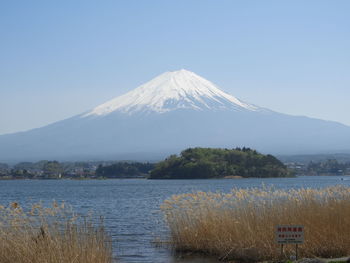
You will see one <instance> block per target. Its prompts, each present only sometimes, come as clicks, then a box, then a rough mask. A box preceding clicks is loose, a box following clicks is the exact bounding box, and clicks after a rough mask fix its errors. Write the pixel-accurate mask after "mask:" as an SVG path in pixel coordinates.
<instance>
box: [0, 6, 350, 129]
mask: <svg viewBox="0 0 350 263" xmlns="http://www.w3.org/2000/svg"><path fill="white" fill-rule="evenodd" d="M349 12H350V1H347V0H343V1H341V0H337V1H332V0H328V1H322V0H308V1H305V0H300V1H298V0H290V1H280V0H278V1H269V0H266V1H261V0H256V1H249V0H241V1H234V0H227V1H225V0H220V1H214V0H211V1H206V0H176V1H175V0H173V1H170V0H159V1H154V0H148V1H139V0H137V1H136V0H127V1H114V0H113V1H87V0H84V1H77V0H74V1H69V0H66V1H64V0H61V1H46V0H42V1H35V0H34V1H25V0H22V1H1V2H0V134H3V133H9V132H15V131H21V130H27V129H31V128H34V127H39V126H43V125H46V124H48V123H52V122H55V121H58V120H61V119H64V118H67V117H70V116H73V115H76V114H79V113H81V112H84V111H86V110H88V109H90V108H93V107H95V106H97V105H99V104H101V103H103V102H105V101H106V100H109V99H111V98H113V97H115V96H117V95H120V94H122V93H125V92H126V91H129V90H131V89H133V88H135V87H136V86H138V85H140V84H142V83H143V82H146V81H148V80H150V79H151V78H153V77H155V76H156V75H158V74H160V73H163V72H164V71H171V70H177V69H181V68H185V69H188V70H191V71H194V72H196V73H197V74H199V75H201V76H203V77H205V78H207V79H209V80H211V81H212V82H214V83H216V84H218V85H219V86H220V87H221V88H222V89H223V90H225V91H226V92H229V93H231V94H232V95H234V96H236V97H238V98H240V99H243V100H245V101H247V102H250V103H254V104H256V105H259V106H263V107H267V108H270V109H272V110H275V111H279V112H283V113H288V114H293V115H307V116H311V117H317V118H321V119H327V120H335V121H339V122H342V123H345V124H348V125H350V103H349V101H350V16H349Z"/></svg>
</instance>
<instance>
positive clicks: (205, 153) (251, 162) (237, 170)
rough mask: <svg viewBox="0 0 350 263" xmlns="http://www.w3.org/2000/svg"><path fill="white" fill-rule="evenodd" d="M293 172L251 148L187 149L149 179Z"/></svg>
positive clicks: (159, 168) (287, 174)
mask: <svg viewBox="0 0 350 263" xmlns="http://www.w3.org/2000/svg"><path fill="white" fill-rule="evenodd" d="M292 174H293V173H292V172H291V171H290V170H288V169H287V167H286V166H285V165H284V164H283V163H282V162H281V161H279V160H278V159H276V158H275V157H274V156H272V155H269V154H268V155H263V154H260V153H258V152H257V151H255V150H252V149H250V148H245V147H243V148H236V149H216V148H189V149H187V150H184V151H182V152H181V154H180V156H177V155H171V156H169V157H168V158H167V159H165V160H164V161H162V162H159V163H158V164H157V165H156V166H155V168H154V169H153V170H152V171H151V174H150V178H151V179H207V178H222V177H226V176H241V177H288V176H292Z"/></svg>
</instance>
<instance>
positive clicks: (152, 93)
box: [82, 69, 259, 117]
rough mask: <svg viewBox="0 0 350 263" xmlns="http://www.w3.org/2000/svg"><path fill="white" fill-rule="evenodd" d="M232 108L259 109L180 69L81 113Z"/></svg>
mask: <svg viewBox="0 0 350 263" xmlns="http://www.w3.org/2000/svg"><path fill="white" fill-rule="evenodd" d="M232 108H234V109H237V110H249V111H256V110H258V109H259V108H258V107H256V106H254V105H251V104H247V103H244V102H242V101H240V100H239V99H237V98H235V97H234V96H232V95H230V94H227V93H225V92H223V91H222V90H220V89H219V88H218V87H217V86H216V85H215V84H213V83H212V82H210V81H208V80H206V79H204V78H202V77H200V76H198V75H197V74H195V73H193V72H190V71H187V70H184V69H182V70H179V71H173V72H165V73H163V74H161V75H159V76H158V77H156V78H154V79H152V80H151V81H149V82H147V83H145V84H143V85H141V86H139V87H138V88H136V89H134V90H132V91H130V92H128V93H126V94H124V95H122V96H119V97H116V98H114V99H112V100H110V101H108V102H106V103H104V104H102V105H100V106H97V107H96V108H94V109H93V110H92V111H90V112H88V113H87V114H85V115H83V116H82V117H87V116H93V115H95V116H102V115H107V114H109V113H112V112H116V111H119V112H122V113H126V114H133V113H136V112H156V113H164V112H167V111H171V110H175V109H194V110H205V109H209V110H217V109H232Z"/></svg>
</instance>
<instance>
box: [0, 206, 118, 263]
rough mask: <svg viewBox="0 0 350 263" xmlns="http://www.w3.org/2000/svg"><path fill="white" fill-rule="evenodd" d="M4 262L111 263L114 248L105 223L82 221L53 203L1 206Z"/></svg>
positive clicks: (0, 248)
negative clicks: (46, 205)
mask: <svg viewBox="0 0 350 263" xmlns="http://www.w3.org/2000/svg"><path fill="white" fill-rule="evenodd" d="M0 262H1V263H14V262H16V263H44V262H45V263H66V262H74V263H110V262H112V247H111V242H110V238H109V237H108V236H107V235H106V233H105V231H104V228H103V225H102V223H99V224H98V225H96V224H94V223H93V222H92V219H83V218H79V217H77V216H76V215H74V213H73V212H72V211H71V209H70V208H67V207H65V205H64V203H62V204H57V203H56V202H54V203H53V205H52V207H48V208H45V207H43V206H42V205H41V204H35V205H33V206H32V207H31V209H29V210H28V211H26V210H25V209H22V208H21V207H20V206H19V204H17V203H12V204H11V205H10V206H9V207H4V206H0Z"/></svg>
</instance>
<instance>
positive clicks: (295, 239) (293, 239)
mask: <svg viewBox="0 0 350 263" xmlns="http://www.w3.org/2000/svg"><path fill="white" fill-rule="evenodd" d="M275 235H276V242H277V243H278V244H302V243H304V226H300V225H280V226H276V231H275Z"/></svg>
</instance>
